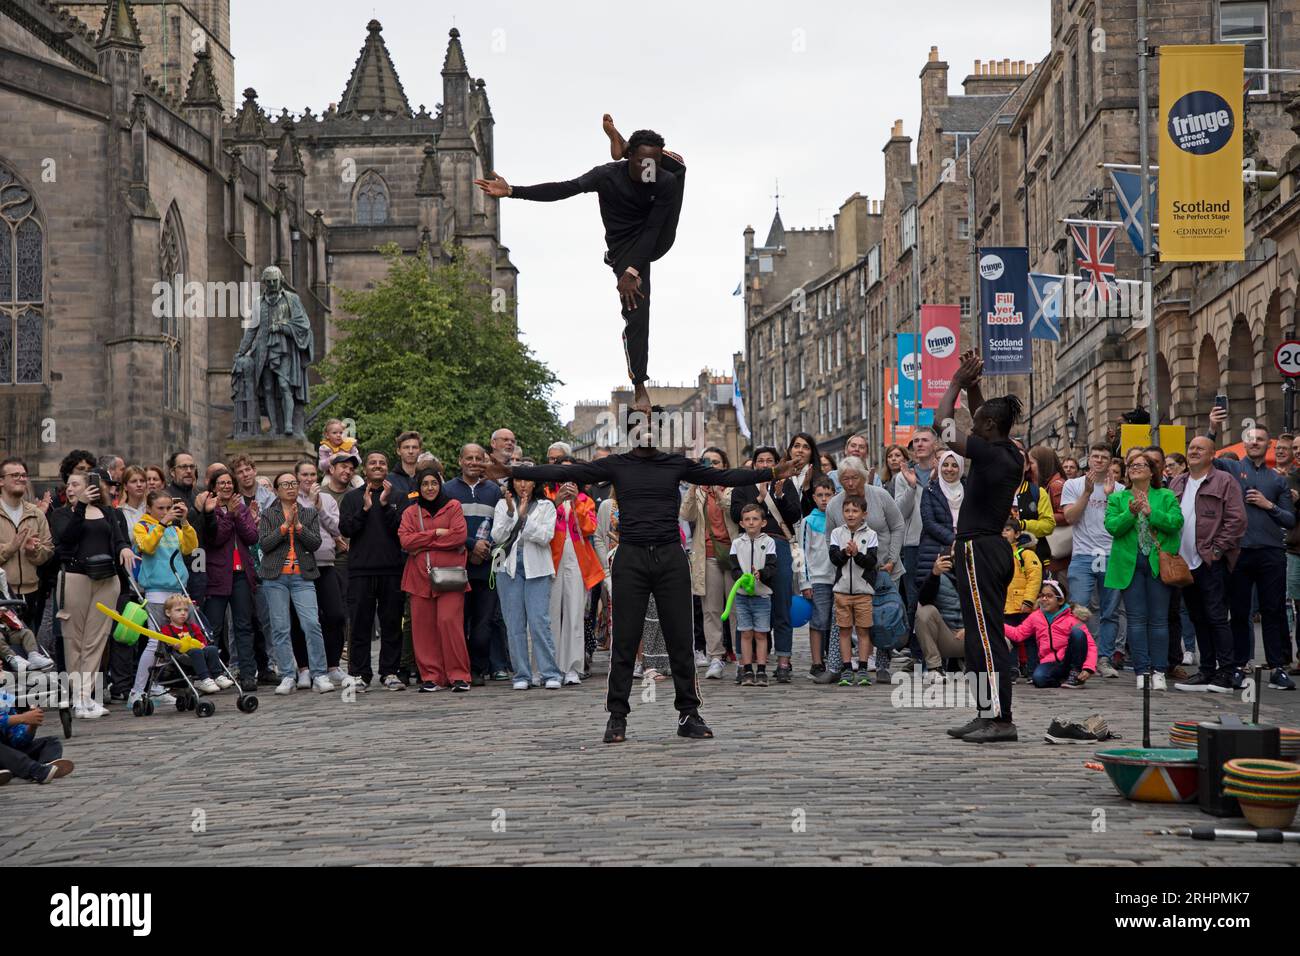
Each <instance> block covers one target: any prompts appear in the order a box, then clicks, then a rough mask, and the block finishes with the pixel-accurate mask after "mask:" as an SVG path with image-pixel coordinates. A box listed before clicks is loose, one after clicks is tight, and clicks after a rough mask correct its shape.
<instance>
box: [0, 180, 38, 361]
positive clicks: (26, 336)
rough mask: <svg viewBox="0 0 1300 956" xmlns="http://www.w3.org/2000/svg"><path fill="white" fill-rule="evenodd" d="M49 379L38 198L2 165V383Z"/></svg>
mask: <svg viewBox="0 0 1300 956" xmlns="http://www.w3.org/2000/svg"><path fill="white" fill-rule="evenodd" d="M44 381H45V229H44V226H43V224H42V223H41V218H40V211H39V209H38V208H37V206H36V199H35V197H33V196H32V194H31V192H30V191H29V190H28V189H27V187H26V186H24V185H23V184H22V183H21V182H20V181H19V180H18V177H17V176H15V175H14V174H13V173H12V172H10V171H9V170H8V169H6V168H5V167H4V166H3V165H0V385H15V384H17V385H40V384H41V383H42V382H44Z"/></svg>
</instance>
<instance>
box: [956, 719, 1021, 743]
mask: <svg viewBox="0 0 1300 956" xmlns="http://www.w3.org/2000/svg"><path fill="white" fill-rule="evenodd" d="M1019 739H1020V735H1019V734H1018V733H1016V725H1015V724H1013V723H1011V722H1010V721H999V720H990V721H989V722H988V723H986V724H985V725H984V726H983V727H980V728H978V729H976V730H972V731H971V732H970V733H968V734H967V735H966V736H965V737H963V738H962V740H964V741H966V743H968V744H999V743H1011V742H1012V741H1016V740H1019Z"/></svg>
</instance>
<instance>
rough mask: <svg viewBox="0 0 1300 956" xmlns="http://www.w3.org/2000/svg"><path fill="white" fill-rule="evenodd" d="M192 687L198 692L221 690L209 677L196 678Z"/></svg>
mask: <svg viewBox="0 0 1300 956" xmlns="http://www.w3.org/2000/svg"><path fill="white" fill-rule="evenodd" d="M194 689H195V690H197V691H198V692H199V693H200V694H215V693H216V692H217V691H219V690H221V688H220V687H218V686H217V682H216V681H214V680H213V679H212V678H211V677H205V678H203V679H202V680H196V681H195V682H194Z"/></svg>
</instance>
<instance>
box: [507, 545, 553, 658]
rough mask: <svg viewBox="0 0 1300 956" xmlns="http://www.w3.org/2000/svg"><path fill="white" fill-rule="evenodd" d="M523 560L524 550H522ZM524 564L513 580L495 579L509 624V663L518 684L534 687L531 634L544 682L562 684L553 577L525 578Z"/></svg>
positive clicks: (517, 570) (509, 578)
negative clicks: (554, 631) (555, 633)
mask: <svg viewBox="0 0 1300 956" xmlns="http://www.w3.org/2000/svg"><path fill="white" fill-rule="evenodd" d="M519 552H520V557H521V559H522V557H523V547H522V546H520V547H519ZM522 565H523V562H522V560H521V561H520V564H519V566H517V567H516V569H515V576H514V577H513V578H512V577H511V576H510V575H508V574H506V573H505V572H504V571H502V572H498V574H497V575H496V578H495V580H496V585H497V596H498V597H499V598H500V600H501V615H502V616H503V617H504V618H505V620H506V636H507V638H508V639H509V641H510V661H511V663H513V664H514V666H515V680H526V681H528V682H529V683H532V680H533V672H532V665H531V664H530V663H529V656H528V638H529V635H530V634H531V636H532V644H533V654H534V656H536V658H537V670H538V671H539V672H540V675H539V676H540V677H541V679H542V680H544V681H546V680H552V679H554V680H561V679H562V678H563V677H564V675H563V674H561V673H560V668H559V665H557V664H556V663H555V638H554V636H553V635H552V634H551V582H552V581H554V580H555V578H554V577H553V576H552V575H549V574H547V575H543V576H542V577H539V578H525V577H524V569H523V566H522Z"/></svg>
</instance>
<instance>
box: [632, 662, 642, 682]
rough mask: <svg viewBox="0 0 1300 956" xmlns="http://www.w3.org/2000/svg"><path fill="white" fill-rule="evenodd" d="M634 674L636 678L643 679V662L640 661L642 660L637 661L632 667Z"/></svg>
mask: <svg viewBox="0 0 1300 956" xmlns="http://www.w3.org/2000/svg"><path fill="white" fill-rule="evenodd" d="M632 676H633V677H634V678H635V679H636V680H640V679H641V662H640V661H637V662H636V666H635V667H633V668H632Z"/></svg>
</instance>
